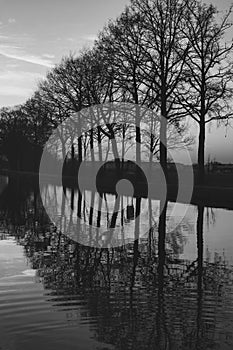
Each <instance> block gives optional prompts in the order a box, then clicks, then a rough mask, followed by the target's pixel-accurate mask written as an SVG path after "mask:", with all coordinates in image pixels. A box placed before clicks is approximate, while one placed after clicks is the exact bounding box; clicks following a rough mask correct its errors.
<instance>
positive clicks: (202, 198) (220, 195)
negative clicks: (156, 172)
mask: <svg viewBox="0 0 233 350" xmlns="http://www.w3.org/2000/svg"><path fill="white" fill-rule="evenodd" d="M1 174H2V175H4V176H7V177H8V178H9V181H16V180H17V182H20V181H23V182H24V181H26V182H27V183H29V184H33V185H36V186H38V184H39V176H38V174H36V173H29V172H15V171H14V172H13V171H11V172H9V171H1ZM227 175H228V174H227ZM218 176H219V175H218ZM220 177H221V179H223V178H224V174H221V176H220ZM40 181H41V183H43V182H44V183H45V184H53V185H56V186H61V185H63V186H64V187H67V188H74V189H78V181H77V178H74V177H69V176H66V177H63V179H62V182H61V179H60V178H59V177H58V176H56V175H52V174H46V175H43V176H41V178H40ZM229 183H230V182H229V176H228V181H225V182H223V183H221V186H220V185H217V184H216V183H214V182H212V184H211V185H210V184H209V183H208V182H207V184H206V185H202V186H200V185H198V184H195V185H194V188H193V191H192V193H191V198H189V196H188V193H190V189H189V188H187V189H185V188H182V194H181V195H180V196H179V197H178V198H177V194H178V187H177V185H176V184H169V185H168V186H167V199H168V200H169V201H173V202H174V201H179V202H181V203H187V202H190V203H191V204H195V205H204V206H207V207H213V208H226V209H233V186H229ZM113 184H114V182H113V181H112V178H111V179H110V180H109V181H106V179H105V181H104V182H102V183H101V185H98V191H99V192H103V193H104V192H108V193H113V194H114V193H116V192H115V185H113ZM227 184H228V186H227ZM4 185H5V186H4V187H6V184H5V183H4ZM83 186H84V187H82V189H86V190H91V191H96V184H95V183H94V184H93V183H91V182H90V181H86V182H84V183H83ZM126 194H127V193H126ZM134 196H135V197H144V198H146V197H148V196H149V197H150V198H152V199H161V198H163V197H164V192H163V189H162V188H161V186H160V184H159V183H150V185H149V187H148V186H147V185H146V184H145V183H140V182H139V183H136V186H134ZM189 199H190V200H189Z"/></svg>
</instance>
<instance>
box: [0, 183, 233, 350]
mask: <svg viewBox="0 0 233 350" xmlns="http://www.w3.org/2000/svg"><path fill="white" fill-rule="evenodd" d="M17 181H18V180H17ZM17 181H13V182H12V183H10V185H9V187H8V189H7V190H6V191H7V192H5V193H4V194H3V195H2V197H1V202H0V209H1V218H2V222H1V226H2V228H4V229H5V230H6V231H7V230H8V232H10V233H11V234H14V235H15V236H16V238H17V239H18V241H19V242H20V244H22V245H23V246H24V249H25V254H26V257H27V258H28V260H29V261H30V263H31V265H32V268H33V269H36V270H37V280H38V281H40V282H42V283H43V286H44V288H45V289H46V290H48V291H49V295H50V298H51V300H52V301H53V303H52V305H53V306H54V307H58V308H61V309H62V310H66V311H67V318H68V320H72V325H73V326H75V329H77V330H78V325H79V322H80V320H79V317H78V316H77V315H79V316H80V315H81V319H82V320H83V321H86V322H90V324H92V321H93V320H94V324H93V325H92V327H93V328H94V330H95V334H96V338H97V340H99V341H101V342H104V343H108V344H112V345H113V346H114V348H115V349H124V350H126V349H142V350H143V349H146V350H149V349H155V348H157V349H211V348H218V346H219V344H220V340H219V339H220V338H219V337H220V336H221V337H222V338H221V342H222V341H223V339H224V341H225V344H226V346H227V345H229V344H230V343H231V341H232V340H229V339H228V338H227V337H229V334H228V332H227V331H226V332H225V333H224V328H222V325H221V321H219V320H221V313H222V314H223V313H224V305H225V304H224V302H225V303H226V301H224V300H225V299H224V298H227V296H226V295H224V289H225V288H227V287H229V286H230V285H231V283H232V280H233V279H232V277H233V276H232V275H233V274H232V269H231V268H230V267H229V266H227V264H226V263H224V261H222V260H219V259H218V260H216V261H215V262H211V261H209V260H208V257H207V258H206V259H205V257H204V232H203V231H204V228H203V225H204V219H205V215H204V214H205V208H204V207H203V206H198V208H197V219H196V244H197V259H196V260H194V261H188V260H184V259H182V258H181V256H182V254H181V252H182V249H181V250H179V249H178V250H177V246H182V244H185V240H184V239H181V238H182V235H183V233H182V232H181V231H179V232H178V231H177V228H176V230H174V231H173V232H168V230H167V209H168V205H169V203H165V206H164V208H163V209H161V210H160V216H159V221H158V223H157V221H156V219H155V217H154V216H155V215H157V213H156V210H155V209H153V203H152V202H153V201H151V200H150V199H148V216H147V219H148V224H149V226H150V229H149V231H148V233H147V236H145V235H144V236H143V237H141V236H140V227H141V226H140V225H141V222H140V221H141V220H144V217H142V216H140V215H139V214H140V212H141V210H142V199H140V198H137V199H136V200H134V202H133V205H134V208H133V209H134V210H133V211H132V210H131V218H130V215H129V217H128V218H127V217H125V216H124V215H125V214H124V212H123V206H122V198H120V197H119V198H118V200H117V201H116V204H115V205H116V209H117V210H116V211H117V213H118V214H113V215H112V214H111V213H110V212H109V211H108V208H109V203H108V196H107V195H104V194H103V195H102V196H99V197H98V201H97V202H95V194H94V193H93V194H92V195H91V203H92V204H93V208H94V204H95V203H97V210H96V212H97V221H96V222H97V225H98V227H100V226H101V225H102V220H103V218H102V217H101V215H102V214H101V207H102V206H105V208H106V211H107V214H106V218H107V221H108V223H109V230H108V232H109V233H110V234H111V230H112V229H114V226H115V225H116V222H117V219H119V220H120V222H121V223H122V224H123V225H122V227H121V234H122V235H123V234H124V229H125V225H127V222H128V221H130V220H131V222H133V223H134V240H133V242H131V243H128V244H127V243H126V244H125V245H123V246H121V247H117V248H109V249H107V248H105V249H101V248H94V247H88V246H82V245H80V244H78V243H76V242H74V241H73V240H72V239H70V238H69V237H68V236H66V235H63V234H62V233H61V232H58V229H57V227H56V226H54V224H52V223H51V222H49V220H48V217H47V215H46V214H45V212H44V210H43V207H42V203H41V199H40V196H39V195H38V189H37V187H36V186H34V187H33V186H29V184H25V183H24V184H22V183H19V182H17ZM67 191H68V189H67ZM49 195H51V192H50V193H49V192H48V193H47V196H49ZM54 196H55V197H56V198H57V203H56V202H54V203H55V205H56V206H59V205H60V207H61V213H63V222H64V218H65V219H66V221H67V225H68V226H67V227H71V226H72V225H73V220H74V217H73V214H72V215H70V216H67V215H66V213H65V210H64V209H65V208H64V197H62V198H60V202H59V200H58V193H56V187H54ZM85 196H86V194H85V193H78V196H77V197H76V196H75V195H74V193H72V192H71V205H73V207H74V208H75V203H74V202H75V200H76V199H77V212H76V215H77V216H78V217H79V218H86V219H87V220H89V223H92V222H93V220H94V209H93V210H91V211H88V210H87V208H86V206H87V204H86V202H85V200H84V199H85ZM55 197H53V198H52V200H53V201H54V198H55ZM130 203H131V202H130ZM131 209H132V208H131ZM129 218H130V219H129ZM127 220H128V221H127ZM80 222H81V221H80V220H78V221H77V223H78V225H80ZM89 230H90V231H89V232H88V235H89V239H90V240H93V238H94V239H97V241H98V238H99V237H97V238H96V237H94V234H95V230H94V228H93V227H92V228H91V226H90V227H89ZM177 232H178V235H177V237H178V238H177V241H176V240H175V238H174V237H172V239H171V235H172V234H174V235H176V234H177ZM172 242H173V243H172ZM172 247H173V248H174V249H172ZM80 300H81V301H82V304H83V305H85V308H84V309H83V308H80ZM228 302H229V303H231V307H232V301H231V300H230V299H229V300H228ZM228 307H229V305H228ZM77 330H76V331H77ZM229 348H230V345H229Z"/></svg>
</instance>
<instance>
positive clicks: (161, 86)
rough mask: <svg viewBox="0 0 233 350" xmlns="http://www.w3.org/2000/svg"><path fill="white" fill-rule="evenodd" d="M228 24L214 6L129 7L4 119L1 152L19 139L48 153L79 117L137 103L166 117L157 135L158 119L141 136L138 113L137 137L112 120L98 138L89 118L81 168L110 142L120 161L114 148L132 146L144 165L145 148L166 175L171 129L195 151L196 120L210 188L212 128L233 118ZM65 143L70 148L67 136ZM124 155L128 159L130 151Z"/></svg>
mask: <svg viewBox="0 0 233 350" xmlns="http://www.w3.org/2000/svg"><path fill="white" fill-rule="evenodd" d="M230 15H231V8H230V9H229V10H228V11H227V12H226V13H225V14H224V15H223V16H222V15H221V14H220V13H219V12H218V10H217V9H216V8H215V7H214V6H213V5H206V4H203V3H202V2H201V1H198V0H192V1H190V0H178V1H177V0H131V4H130V5H129V6H128V7H127V8H126V9H125V10H124V12H123V13H122V14H121V15H120V16H119V17H118V18H117V19H116V20H114V21H110V22H109V23H108V24H107V25H106V26H105V28H104V29H103V31H102V32H101V33H100V34H99V38H98V40H96V42H95V44H94V46H93V48H91V49H86V50H83V51H82V52H81V53H80V54H79V55H78V56H74V55H70V56H68V57H65V58H63V59H62V61H61V63H60V64H58V65H56V67H55V68H54V69H52V70H51V71H49V72H48V74H47V77H46V79H45V80H44V81H42V82H41V83H40V84H39V86H38V89H37V91H36V92H35V94H34V95H33V96H32V98H30V99H29V100H28V101H27V102H26V103H25V104H23V105H21V106H18V107H17V108H15V109H13V110H12V109H9V108H3V109H2V110H1V119H0V132H1V135H0V136H1V144H2V145H4V144H5V143H6V140H7V139H9V136H12V134H13V137H12V138H11V140H15V133H16V134H17V135H23V136H24V137H25V136H26V138H27V140H28V141H29V142H30V143H31V144H32V145H34V146H38V147H39V148H40V149H42V147H43V145H44V144H45V142H46V140H47V139H48V137H49V135H50V134H51V132H52V130H53V129H55V128H56V127H57V126H58V125H60V124H61V122H63V121H64V120H65V119H66V118H67V117H69V116H71V115H73V114H74V113H80V111H82V110H83V109H85V108H87V107H91V106H94V105H102V104H105V103H116V102H118V103H119V102H120V103H122V102H123V103H130V104H134V105H135V106H142V107H145V108H147V109H149V110H151V111H153V112H154V113H156V114H157V115H161V116H163V118H162V119H161V120H160V123H159V126H158V124H157V123H155V119H154V117H153V115H152V117H151V119H150V120H149V125H150V131H151V133H150V137H147V138H146V134H145V133H143V132H142V129H143V127H142V124H143V123H142V122H143V120H142V115H141V114H140V113H137V111H138V109H137V108H136V109H135V123H136V127H135V128H134V130H133V131H132V128H131V127H130V123H129V122H128V121H127V120H125V122H122V119H121V122H120V123H118V120H117V119H114V121H112V120H110V119H107V121H106V119H105V121H106V127H101V126H98V127H97V128H96V129H95V130H93V129H92V125H93V120H92V118H93V115H90V113H89V114H88V115H87V114H85V113H81V114H79V116H80V120H79V123H78V127H79V129H80V131H81V132H82V130H85V132H84V133H83V135H82V137H79V138H78V140H76V142H77V149H78V152H77V153H78V157H79V161H82V160H83V157H84V155H85V150H87V149H89V150H90V156H91V159H92V160H94V159H95V158H94V149H95V145H97V148H96V149H98V154H99V160H102V158H103V156H102V153H101V143H103V139H107V141H108V142H107V143H108V146H107V148H108V147H110V145H111V146H112V148H113V153H114V155H116V154H117V155H119V152H117V149H116V146H117V144H118V142H115V143H114V142H113V140H116V139H117V138H119V139H123V140H124V141H125V142H129V145H130V143H131V142H132V139H134V141H136V160H137V162H140V160H141V154H142V149H141V145H142V144H143V142H144V143H146V144H147V148H148V150H149V152H150V153H152V155H157V154H158V158H159V160H160V163H161V165H162V167H163V169H164V171H165V173H166V169H167V161H168V149H169V147H174V146H177V144H178V145H179V142H178V141H177V140H173V139H172V134H173V132H172V128H174V127H175V128H178V130H179V132H180V134H181V136H182V140H183V143H184V144H188V145H189V144H190V143H191V141H192V138H190V135H189V133H188V127H187V121H189V120H193V121H194V122H195V123H197V124H198V127H199V141H198V165H199V174H200V177H201V179H202V180H203V177H204V165H205V132H206V125H207V123H210V122H211V121H218V122H219V123H220V122H222V121H228V120H229V118H230V117H231V115H232V108H231V99H232V92H233V91H232V83H231V80H232V74H233V69H232V68H233V66H232V65H233V60H232V57H231V53H232V48H233V43H232V42H227V41H226V38H227V32H228V30H229V29H230V28H231V27H232V24H231V22H230ZM95 115H96V114H95ZM147 122H148V120H147ZM119 124H120V125H119ZM87 130H89V132H87ZM152 134H153V135H152ZM155 134H156V135H158V138H156V137H155V136H154V135H155ZM130 135H131V136H130ZM132 135H133V136H132ZM61 139H62V140H66V137H65V136H64V134H63V135H61ZM158 140H160V141H159V142H158ZM72 141H73V142H75V138H73V139H72ZM13 144H14V142H13ZM121 145H122V147H123V149H124V150H125V145H124V142H123V144H121ZM34 146H33V147H34ZM114 147H115V149H114ZM61 148H62V145H61ZM13 151H14V149H13ZM63 151H64V152H65V149H64V147H63ZM121 151H122V149H121ZM6 153H7V152H6ZM122 155H124V151H122ZM150 161H152V159H151V158H150Z"/></svg>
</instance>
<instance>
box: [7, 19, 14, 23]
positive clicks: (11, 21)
mask: <svg viewBox="0 0 233 350" xmlns="http://www.w3.org/2000/svg"><path fill="white" fill-rule="evenodd" d="M15 22H16V20H15V18H8V23H15Z"/></svg>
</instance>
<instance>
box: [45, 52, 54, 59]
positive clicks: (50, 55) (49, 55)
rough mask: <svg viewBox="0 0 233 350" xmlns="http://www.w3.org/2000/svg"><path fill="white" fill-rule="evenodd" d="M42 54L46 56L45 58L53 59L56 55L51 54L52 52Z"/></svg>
mask: <svg viewBox="0 0 233 350" xmlns="http://www.w3.org/2000/svg"><path fill="white" fill-rule="evenodd" d="M42 56H43V57H45V58H51V59H52V58H55V56H54V55H52V54H50V53H44V54H43V55H42Z"/></svg>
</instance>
